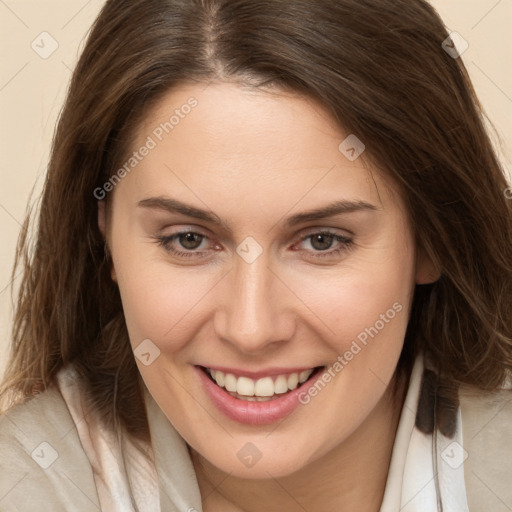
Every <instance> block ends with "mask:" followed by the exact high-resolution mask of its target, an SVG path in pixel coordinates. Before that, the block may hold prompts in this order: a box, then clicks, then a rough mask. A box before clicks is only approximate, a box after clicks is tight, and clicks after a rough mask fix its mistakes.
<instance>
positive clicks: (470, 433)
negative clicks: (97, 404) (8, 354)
mask: <svg viewBox="0 0 512 512" xmlns="http://www.w3.org/2000/svg"><path fill="white" fill-rule="evenodd" d="M423 370H424V364H423V359H422V358H418V360H417V361H416V363H415V366H414V369H413V373H412V375H411V380H410V385H409V389H408V392H407V397H406V401H405V404H404V407H403V410H402V414H401V418H400V422H399V426H398V431H397V436H396V439H395V444H394V447H393V453H392V459H391V464H390V469H389V473H388V479H387V484H386V489H385V495H384V500H383V503H382V507H381V512H398V511H400V512H434V511H436V510H442V511H443V512H464V511H466V510H470V511H471V512H491V511H492V512H510V511H511V510H512V392H511V391H510V390H503V391H500V392H498V393H496V394H494V395H484V394H477V395H473V396H471V395H470V394H469V393H468V392H467V390H463V391H462V392H461V395H460V400H461V407H460V409H459V411H458V415H457V428H456V432H455V434H454V435H453V436H452V437H450V438H447V437H444V436H443V435H440V434H439V433H437V434H430V435H429V434H424V433H422V432H420V431H419V430H418V428H417V427H415V419H416V416H417V412H418V398H419V395H420V389H421V387H422V386H423V385H424V384H423V382H424V380H423V379H422V377H423ZM81 396H82V394H81V387H80V383H79V381H78V379H77V377H76V374H75V372H74V369H73V368H72V367H68V368H65V369H64V370H62V371H61V372H60V373H59V376H58V385H57V386H53V387H51V388H50V389H48V390H47V391H45V392H43V393H41V394H39V395H37V396H36V397H35V398H33V399H31V400H29V401H28V402H26V403H25V404H22V405H18V406H15V407H14V408H12V409H10V410H9V411H8V412H7V413H6V414H4V415H3V416H1V417H0V512H11V511H23V512H25V511H26V512H37V511H40V510H45V511H46V510H48V511H52V512H59V511H67V512H69V511H94V510H102V511H104V512H121V511H122V512H129V511H136V510H137V511H140V512H150V511H151V512H157V511H159V510H161V511H165V512H167V511H169V512H202V506H201V496H200V492H199V487H198V484H197V480H196V476H195V471H194V467H193V465H192V462H191V459H190V455H189V452H188V449H187V445H186V443H185V441H184V440H183V438H182V437H181V436H180V435H179V434H178V432H177V431H176V430H175V429H174V428H173V426H172V425H171V423H170V422H169V421H168V420H167V418H166V416H165V415H164V414H163V412H162V411H161V410H160V408H159V407H158V405H157V404H156V402H155V401H154V400H153V398H152V397H151V395H150V394H149V392H148V391H147V390H146V407H147V412H148V421H149V425H150V430H151V438H152V446H151V447H147V449H148V450H150V453H154V455H155V460H154V463H151V462H148V461H147V460H146V459H145V458H144V457H142V456H141V455H140V453H139V452H138V451H137V449H136V448H135V446H134V445H133V443H132V442H131V441H130V440H129V439H126V438H122V439H121V440H120V441H117V440H116V439H115V437H114V436H113V435H112V434H111V433H110V432H107V431H104V430H102V429H101V428H100V427H99V426H98V423H97V422H93V421H90V415H88V414H86V413H85V411H84V409H83V404H82V399H81ZM88 419H89V421H88ZM151 450H152V451H151ZM436 474H437V478H435V476H434V475H436ZM440 503H442V508H441V505H440Z"/></svg>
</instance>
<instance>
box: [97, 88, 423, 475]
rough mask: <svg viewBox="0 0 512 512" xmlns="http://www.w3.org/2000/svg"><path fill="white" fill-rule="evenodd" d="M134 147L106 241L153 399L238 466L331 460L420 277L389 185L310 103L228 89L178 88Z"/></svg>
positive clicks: (287, 469) (398, 334) (398, 341)
mask: <svg viewBox="0 0 512 512" xmlns="http://www.w3.org/2000/svg"><path fill="white" fill-rule="evenodd" d="M166 123H167V124H166ZM349 136H350V137H349ZM347 137H349V138H348V139H347ZM345 139H347V140H345ZM344 141H345V142H344ZM362 142H363V143H364V141H362ZM340 144H341V145H340ZM144 148H145V149H144ZM132 149H133V151H134V152H135V153H134V154H133V155H131V154H130V155H129V156H128V158H127V165H126V166H125V168H124V172H122V171H121V172H120V173H119V174H118V176H119V177H121V178H122V179H121V180H120V182H119V183H118V184H116V185H115V187H114V190H113V192H111V193H112V194H113V198H112V199H113V203H112V217H111V219H110V220H111V222H110V223H109V227H108V236H109V243H110V247H111V252H112V257H113V262H114V265H113V278H114V279H115V280H116V281H117V283H118V285H119V289H120V292H121V297H122V301H123V308H124V313H125V316H126V322H127V326H128V332H129V335H130V340H131V344H132V346H133V349H134V351H135V356H136V361H137V364H138V367H139V369H140V372H141V374H142V377H143V379H144V381H145V383H146V385H147V387H148V389H149V391H150V392H151V394H152V396H153V397H154V399H155V400H156V402H157V403H158V404H159V406H160V407H161V409H162V410H163V412H164V413H165V414H166V416H167V417H168V419H169V420H170V421H171V423H172V424H173V425H174V427H175V428H176V429H177V430H178V431H179V433H180V434H181V435H182V437H183V438H184V439H185V440H186V441H187V442H188V444H189V445H190V446H191V447H192V448H194V449H195V450H196V451H197V452H198V453H199V454H201V455H202V456H203V457H204V458H205V459H207V460H208V461H209V462H210V463H212V464H213V465H215V466H216V467H217V468H219V469H221V470H223V471H225V472H227V473H231V474H232V475H234V476H240V477H246V478H265V477H267V476H268V474H269V473H270V474H272V475H273V476H280V475H286V474H291V473H292V472H294V471H296V470H298V469H300V468H302V467H304V466H305V465H307V464H308V463H309V462H312V461H314V460H317V459H318V458H320V457H322V456H323V455H326V454H328V452H330V451H331V450H333V449H334V448H335V447H337V446H339V445H340V444H341V443H343V442H344V441H345V440H347V439H348V438H349V436H350V435H351V434H352V433H353V432H355V431H356V430H357V429H358V428H360V427H361V426H362V425H363V424H364V423H365V422H366V421H368V418H369V417H370V416H371V413H372V411H374V410H375V409H376V408H377V406H378V404H382V403H383V401H384V399H385V398H386V396H387V395H386V394H385V393H386V390H387V387H388V384H389V383H390V381H391V379H392V376H393V373H394V370H395V367H396V364H397V360H398V358H399V355H400V351H401V349H402V344H403V339H404V335H405V330H406V326H407V321H408V315H409V307H410V303H411V299H412V292H413V289H414V285H415V282H416V281H417V280H420V279H421V274H422V273H424V272H425V269H424V268H423V267H424V266H425V265H423V264H422V265H419V264H417V259H416V253H415V247H414V243H413V235H412V231H411V228H410V226H409V225H408V220H407V217H406V216H405V210H404V205H403V203H402V201H401V200H400V198H399V196H398V194H396V193H393V192H392V190H391V189H390V188H389V184H386V183H385V181H384V178H383V177H382V175H381V173H379V171H378V170H377V169H369V168H365V167H363V162H362V158H358V157H357V155H358V152H360V151H361V150H362V149H363V146H361V144H360V142H358V141H357V140H356V139H354V136H352V135H351V134H349V133H343V132H342V131H341V130H340V129H339V128H338V127H337V126H336V124H335V123H334V121H333V120H332V119H331V118H330V117H329V115H328V114H327V112H326V111H325V110H323V109H322V108H321V107H320V106H319V105H318V104H316V103H315V102H313V101H311V100H307V99H305V98H304V97H300V96H292V95H290V94H287V95H285V94H284V93H280V94H279V95H278V94H269V93H268V92H264V91H262V90H250V89H248V88H242V87H240V86H238V85H234V84H227V83H223V84H212V85H209V86H207V87H205V85H204V84H200V85H197V84H191V85H187V86H181V87H180V88H176V89H174V90H173V91H172V92H170V93H169V94H168V95H167V96H166V97H165V98H164V99H163V100H162V101H161V102H160V103H159V104H158V105H157V106H156V108H154V109H153V110H152V111H151V112H150V114H149V115H148V116H147V117H146V119H145V121H144V123H143V124H142V125H141V126H140V127H138V131H137V140H136V142H135V144H134V146H133V148H132ZM130 158H131V160H129V159H130ZM372 171H373V172H372ZM106 188H107V189H108V188H109V186H108V185H107V187H106ZM100 219H102V216H101V214H100ZM103 222H104V221H103V220H101V221H100V224H102V223H103ZM319 367H321V369H320V370H314V369H317V368H319ZM206 369H213V370H216V371H215V372H213V375H214V377H215V378H216V379H217V381H218V384H217V383H214V382H213V379H212V377H211V376H210V375H209V374H207V372H208V370H206ZM311 370H313V373H311ZM305 379H307V380H305ZM304 380H305V382H302V381H304ZM297 381H299V382H297ZM226 388H227V389H226ZM228 390H231V391H229V392H228ZM254 394H256V395H258V396H261V398H255V396H254Z"/></svg>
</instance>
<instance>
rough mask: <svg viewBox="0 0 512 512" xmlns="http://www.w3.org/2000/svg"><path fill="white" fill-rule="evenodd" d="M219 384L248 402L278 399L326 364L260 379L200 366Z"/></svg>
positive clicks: (226, 390) (312, 377)
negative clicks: (237, 375)
mask: <svg viewBox="0 0 512 512" xmlns="http://www.w3.org/2000/svg"><path fill="white" fill-rule="evenodd" d="M200 368H201V369H202V370H203V371H204V372H205V373H206V375H207V376H208V378H209V379H210V380H211V381H212V382H214V383H215V384H216V385H217V386H219V387H220V388H222V389H223V390H224V391H225V392H226V393H227V394H229V395H230V396H232V397H234V398H237V399H239V400H244V401H247V402H268V401H270V400H277V399H278V398H281V397H283V396H285V395H287V394H288V393H290V392H291V391H293V390H294V389H296V388H297V387H299V386H302V385H303V384H305V383H306V382H308V381H310V380H311V379H314V378H316V376H317V375H318V374H319V373H320V372H321V371H323V370H324V369H325V368H326V367H325V366H316V367H314V368H311V369H309V370H304V371H302V372H293V373H287V374H282V375H272V376H268V377H262V378H260V379H251V378H249V377H236V376H235V375H233V374H232V373H224V372H222V371H220V370H213V369H211V368H206V367H204V366H201V367H200Z"/></svg>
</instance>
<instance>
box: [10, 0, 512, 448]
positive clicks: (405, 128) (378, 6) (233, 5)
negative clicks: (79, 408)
mask: <svg viewBox="0 0 512 512" xmlns="http://www.w3.org/2000/svg"><path fill="white" fill-rule="evenodd" d="M448 37H449V33H448V31H447V29H446V27H445V26H444V24H443V22H442V20H441V19H440V17H439V15H438V14H437V13H436V11H435V10H434V9H433V8H432V6H431V5H430V4H429V3H428V2H427V1H424V0H415V1H410V0H109V1H107V2H106V3H105V5H104V7H103V9H102V10H101V12H100V14H99V16H98V17H97V19H96V21H95V23H94V24H93V26H92V27H91V30H90V32H89V34H88V36H87V41H86V44H85V46H84V49H83V51H82V53H81V56H80V59H79V61H78V64H77V66H76V69H75V70H74V73H73V76H72V80H71V83H70V86H69V90H68V93H67V98H66V101H65V104H64V107H63V110H62V111H61V115H60V117H59V120H58V124H57V127H56V131H55V135H54V139H53V144H52V151H51V156H50V162H49V166H48V171H47V174H46V179H45V184H44V189H43V192H42V196H41V202H40V207H39V208H38V209H37V212H36V211H35V210H34V209H33V210H30V209H29V211H28V212H27V216H26V220H25V223H24V225H23V229H22V231H21V235H20V238H19V241H18V247H17V252H16V263H15V268H14V270H13V276H14V275H17V274H18V273H20V272H21V278H20V282H19V290H18V292H17V294H16V297H15V312H14V322H13V330H12V339H11V349H10V360H9V362H8V366H7V370H6V373H5V375H4V378H3V383H2V387H1V397H2V404H3V405H2V407H3V409H4V410H5V409H7V408H9V407H10V406H11V405H12V404H13V403H17V402H19V401H23V400H24V399H29V398H30V397H32V396H34V395H36V394H37V393H39V392H41V391H43V390H45V389H47V388H48V387H49V386H51V385H52V383H53V382H54V380H55V376H56V374H57V372H58V371H59V370H60V369H61V368H63V367H64V366H65V365H67V364H70V363H73V364H74V365H75V366H76V368H77V370H78V371H79V374H80V375H81V377H82V378H83V379H84V382H85V383H86V388H87V397H86V398H87V400H88V403H89V404H90V405H91V407H92V408H93V409H94V410H95V411H96V412H97V413H98V415H99V416H100V417H101V419H102V421H104V422H105V424H106V425H107V426H109V427H110V428H113V429H120V428H122V429H126V431H127V432H129V433H130V434H131V435H133V436H135V437H136V438H138V439H147V438H148V424H147V419H146V415H145V408H144V394H143V389H144V388H143V382H142V379H141V377H140V374H139V371H138V368H137V365H136V363H135V359H134V355H133V351H132V349H131V346H130V343H129V338H128V333H127V329H126V324H125V319H124V315H123V309H122V304H121V300H120V295H119V290H118V288H117V285H116V283H115V282H113V281H112V279H111V275H110V268H111V260H110V256H109V253H108V247H107V245H106V242H105V240H104V239H103V237H102V235H101V233H100V230H99V228H98V222H97V207H98V206H97V199H96V198H95V196H94V190H95V189H96V188H97V187H100V186H101V185H102V184H104V183H105V182H106V180H108V179H109V178H110V177H111V176H112V175H113V174H114V173H115V171H116V170H117V169H119V166H120V165H121V164H122V162H124V161H125V160H126V155H127V154H129V152H130V146H131V143H132V142H133V138H134V134H135V129H136V128H137V126H138V125H139V124H140V122H141V121H142V120H143V119H144V116H145V115H146V114H147V112H148V111H149V109H150V108H152V107H153V106H154V105H155V104H156V103H157V102H158V101H159V100H160V99H162V98H163V96H164V95H165V94H166V93H168V92H169V90H171V89H172V88H173V87H176V86H177V85H179V84H182V83H187V82H204V83H208V82H211V81H225V82H237V83H241V84H249V85H250V86H251V87H267V86H272V87H277V88H278V89H279V88H281V89H282V90H289V91H290V90H291V91H295V92H297V93H300V94H303V95H304V96H308V97H311V98H315V99H317V100H319V101H320V102H321V104H322V105H323V106H325V108H326V109H327V110H328V112H329V113H330V114H332V116H333V118H334V119H335V120H336V121H337V122H338V123H339V126H340V127H341V128H343V130H345V131H346V132H347V133H353V134H355V135H356V136H357V137H358V138H359V139H361V140H362V141H363V142H364V144H365V146H366V150H365V153H364V157H365V158H366V159H367V161H369V162H373V163H374V164H375V165H377V166H378V168H379V169H382V172H383V173H385V174H386V175H387V176H388V177H389V178H390V179H391V181H392V182H393V183H394V184H395V185H396V187H397V190H399V191H400V194H401V196H402V197H403V199H404V202H405V205H406V209H407V212H406V213H407V215H408V216H409V218H410V221H411V225H412V226H413V229H414V236H415V239H416V244H417V247H418V248H421V249H422V250H423V251H424V252H425V254H426V255H427V256H428V257H430V258H431V260H432V262H433V264H434V265H435V267H436V269H437V270H438V271H439V272H440V277H439V278H438V279H437V280H436V281H435V282H433V283H431V284H422V285H416V289H415V293H414V298H413V303H412V309H411V314H410V318H409V324H408V327H407V332H406V336H405V342H404V348H403V351H402V354H401V356H400V360H399V363H398V366H397V370H396V381H397V382H398V380H400V379H404V378H408V375H409V374H410V370H411V367H412V362H413V361H414V359H415V357H416V356H417V355H418V354H420V353H424V354H427V355H428V356H429V358H430V360H431V361H432V362H433V364H434V365H435V368H436V370H437V372H438V374H439V375H440V376H441V377H442V379H443V382H444V385H446V386H447V387H448V388H449V387H453V388H457V387H458V386H460V385H468V386H473V387H475V388H478V389H480V390H484V391H491V390H494V389H497V388H498V387H500V386H501V385H502V384H503V382H504V381H505V378H506V376H507V375H508V374H509V372H510V371H511V369H512V342H511V338H512V326H511V318H510V315H511V311H512V308H511V306H512V201H511V200H508V199H507V197H506V194H505V190H506V189H507V187H508V183H507V181H506V178H505V174H504V170H503V167H502V166H501V164H500V162H499V159H498V157H497V155H496V152H495V149H494V148H493V144H492V140H491V138H490V136H489V133H488V131H487V128H486V117H485V115H484V113H483V110H482V107H481V105H480V103H479V101H478V99H477V97H476V95H475V91H474V89H473V87H472V84H471V82H470V79H469V76H468V73H467V70H466V68H465V66H464V64H463V62H462V59H461V58H460V57H459V58H453V57H452V56H451V55H450V54H449V53H447V52H446V51H445V49H444V48H443V46H442V43H443V41H445V40H446V39H447V38H448ZM448 41H449V40H448ZM451 46H453V45H451ZM135 172H136V171H135ZM105 201H106V204H107V208H108V205H109V195H107V197H106V199H105ZM36 221H37V222H36ZM33 223H35V224H33ZM32 225H34V226H35V229H34V235H33V236H29V233H30V228H31V226H32Z"/></svg>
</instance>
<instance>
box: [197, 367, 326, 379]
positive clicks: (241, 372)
mask: <svg viewBox="0 0 512 512" xmlns="http://www.w3.org/2000/svg"><path fill="white" fill-rule="evenodd" d="M201 366H202V367H203V368H210V369H211V370H220V371H221V372H222V373H232V374H233V375H235V377H249V378H250V379H259V378H261V377H273V376H275V375H288V374H290V373H301V372H303V371H305V370H312V369H315V368H318V366H319V365H316V366H300V367H299V366H297V367H289V368H285V367H276V366H274V367H272V368H266V369H264V370H258V371H254V370H245V369H243V368H228V367H227V366H216V365H201Z"/></svg>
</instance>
